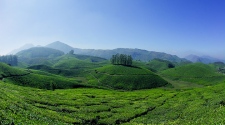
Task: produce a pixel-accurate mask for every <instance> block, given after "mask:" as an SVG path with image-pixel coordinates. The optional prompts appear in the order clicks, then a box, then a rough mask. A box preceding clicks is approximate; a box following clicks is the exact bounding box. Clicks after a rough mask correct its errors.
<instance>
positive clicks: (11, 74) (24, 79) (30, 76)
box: [0, 63, 91, 89]
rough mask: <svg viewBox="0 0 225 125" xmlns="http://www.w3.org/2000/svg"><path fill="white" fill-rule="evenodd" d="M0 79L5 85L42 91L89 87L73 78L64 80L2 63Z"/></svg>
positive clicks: (63, 78)
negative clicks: (15, 85) (40, 89)
mask: <svg viewBox="0 0 225 125" xmlns="http://www.w3.org/2000/svg"><path fill="white" fill-rule="evenodd" d="M0 79H1V80H3V81H4V82H7V83H8V82H9V83H13V84H17V85H22V86H30V87H35V88H42V89H55V88H57V89H66V88H78V87H84V88H85V87H91V86H90V85H86V84H82V83H81V82H82V81H80V80H76V79H75V78H66V77H62V76H59V75H54V74H50V73H47V72H40V71H35V70H27V69H19V68H15V67H11V66H8V65H7V64H4V63H0Z"/></svg>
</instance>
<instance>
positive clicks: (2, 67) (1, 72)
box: [0, 62, 28, 79]
mask: <svg viewBox="0 0 225 125" xmlns="http://www.w3.org/2000/svg"><path fill="white" fill-rule="evenodd" d="M25 74H28V72H26V71H24V70H21V69H18V68H13V67H11V66H9V65H7V64H5V63H1V62H0V79H2V78H4V77H9V76H21V75H25Z"/></svg>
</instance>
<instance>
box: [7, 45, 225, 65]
mask: <svg viewBox="0 0 225 125" xmlns="http://www.w3.org/2000/svg"><path fill="white" fill-rule="evenodd" d="M32 47H35V46H34V45H32V44H26V45H24V46H22V47H21V48H19V49H16V50H13V51H12V52H10V54H16V53H18V52H20V51H22V50H26V49H29V48H32ZM44 47H47V48H52V49H56V50H60V51H62V52H64V53H69V52H70V51H71V50H73V51H74V54H80V55H89V56H97V57H101V58H105V59H110V58H111V56H112V55H115V54H117V53H121V54H127V55H131V56H132V57H133V59H134V60H140V61H144V62H148V61H150V60H153V59H155V58H157V59H162V60H168V61H171V62H177V63H181V62H201V63H206V64H208V63H213V62H225V61H224V60H220V59H216V58H213V57H210V56H197V55H189V56H186V57H185V58H180V57H178V56H176V55H171V54H167V53H163V52H155V51H147V50H142V49H131V48H117V49H112V50H103V49H80V48H74V47H72V46H70V45H67V44H65V43H63V42H60V41H56V42H53V43H50V44H48V45H46V46H44Z"/></svg>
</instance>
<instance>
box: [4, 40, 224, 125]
mask: <svg viewBox="0 0 225 125" xmlns="http://www.w3.org/2000/svg"><path fill="white" fill-rule="evenodd" d="M51 46H53V44H51ZM64 48H68V46H67V47H64ZM70 49H71V48H70ZM120 50H121V49H120ZM119 52H120V51H118V53H119ZM130 53H132V52H130ZM112 54H114V53H112ZM123 54H127V53H126V52H125V53H123ZM131 55H132V54H131ZM165 55H167V56H166V58H167V57H170V55H168V54H165ZM16 56H17V57H18V64H17V66H10V65H9V64H6V63H3V62H1V63H0V79H1V80H0V93H1V94H0V107H1V108H0V121H1V123H0V124H9V125H13V124H42V125H45V124H46V125H47V124H54V125H57V124H58V125H62V124H92V125H95V124H96V125H97V124H100V125H111V124H124V125H132V124H133V125H136V124H176V125H180V124H189V125H193V124H225V107H224V106H225V96H224V95H225V90H224V88H225V75H224V74H223V72H221V69H223V68H225V64H224V63H222V62H215V63H210V64H203V63H192V62H190V61H187V60H185V59H180V58H178V57H177V58H176V59H168V60H166V59H162V58H154V59H151V60H149V61H144V60H139V59H138V60H135V59H133V62H132V65H122V64H111V60H110V59H105V58H103V57H97V56H93V55H81V54H78V53H76V51H75V50H74V51H71V50H68V53H64V52H63V51H61V50H57V49H52V48H48V47H34V48H29V49H27V50H22V51H20V52H18V53H17V54H16ZM108 56H110V55H108ZM111 56H112V55H111ZM139 57H142V59H146V56H145V55H139ZM171 57H173V58H174V57H175V56H171ZM148 58H149V57H148ZM140 59H141V58H140ZM121 60H122V59H121ZM123 61H124V60H123Z"/></svg>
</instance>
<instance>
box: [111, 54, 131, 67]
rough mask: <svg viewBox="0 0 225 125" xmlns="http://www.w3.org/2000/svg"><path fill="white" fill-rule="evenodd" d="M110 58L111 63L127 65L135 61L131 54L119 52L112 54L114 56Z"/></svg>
mask: <svg viewBox="0 0 225 125" xmlns="http://www.w3.org/2000/svg"><path fill="white" fill-rule="evenodd" d="M110 60H111V63H112V64H114V65H126V66H131V65H132V61H133V59H132V57H131V55H126V54H118V53H117V54H116V55H112V58H111V59H110Z"/></svg>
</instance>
